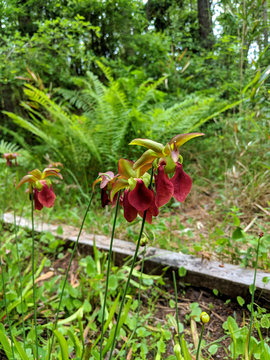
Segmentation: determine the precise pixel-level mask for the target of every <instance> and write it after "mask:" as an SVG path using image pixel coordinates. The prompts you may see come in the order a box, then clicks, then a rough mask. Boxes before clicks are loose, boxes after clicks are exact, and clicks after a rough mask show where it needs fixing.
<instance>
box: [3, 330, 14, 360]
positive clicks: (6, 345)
mask: <svg viewBox="0 0 270 360" xmlns="http://www.w3.org/2000/svg"><path fill="white" fill-rule="evenodd" d="M0 342H1V345H2V347H3V349H4V351H5V353H6V355H7V358H8V359H9V360H12V350H11V346H10V343H9V340H8V337H7V335H6V334H5V333H4V332H3V331H1V330H0Z"/></svg>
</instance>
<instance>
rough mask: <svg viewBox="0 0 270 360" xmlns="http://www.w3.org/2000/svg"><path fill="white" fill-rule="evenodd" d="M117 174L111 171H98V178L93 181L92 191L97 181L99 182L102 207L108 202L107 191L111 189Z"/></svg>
mask: <svg viewBox="0 0 270 360" xmlns="http://www.w3.org/2000/svg"><path fill="white" fill-rule="evenodd" d="M117 176H118V175H114V173H113V172H112V171H107V172H105V173H101V172H100V173H99V174H98V178H97V179H96V180H95V181H94V183H93V185H92V187H93V191H94V189H95V186H96V184H97V183H99V182H100V192H101V206H102V207H103V208H104V207H105V206H106V205H108V204H110V203H111V201H110V197H109V192H110V191H111V189H112V184H113V182H114V181H115V180H116V178H117Z"/></svg>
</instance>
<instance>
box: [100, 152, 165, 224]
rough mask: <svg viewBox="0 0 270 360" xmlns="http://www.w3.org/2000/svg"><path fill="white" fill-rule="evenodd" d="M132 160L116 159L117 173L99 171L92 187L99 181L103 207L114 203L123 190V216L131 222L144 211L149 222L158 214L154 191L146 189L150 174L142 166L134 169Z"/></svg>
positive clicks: (121, 200) (121, 203) (121, 198)
mask: <svg viewBox="0 0 270 360" xmlns="http://www.w3.org/2000/svg"><path fill="white" fill-rule="evenodd" d="M133 166H134V162H133V161H130V160H127V159H120V160H119V161H118V174H117V175H114V174H113V172H111V171H108V172H106V173H99V178H98V179H97V180H96V181H95V182H94V184H93V187H94V186H95V185H96V184H97V183H98V182H100V188H101V204H102V206H103V207H104V206H105V205H108V204H110V203H111V204H114V203H115V199H116V195H117V193H118V192H119V191H121V190H123V191H124V193H123V194H122V195H121V197H120V205H121V206H123V208H124V217H125V219H126V220H127V221H128V222H132V221H133V220H134V219H135V218H136V217H137V215H138V214H139V215H140V216H142V217H143V214H144V211H147V213H146V221H147V222H149V223H151V222H152V216H157V215H158V208H157V207H156V205H155V193H154V191H153V189H148V186H149V183H150V174H149V173H147V172H146V171H145V170H144V169H143V168H141V169H139V170H137V171H135V170H134V169H133Z"/></svg>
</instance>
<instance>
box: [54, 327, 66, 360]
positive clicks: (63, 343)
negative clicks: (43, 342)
mask: <svg viewBox="0 0 270 360" xmlns="http://www.w3.org/2000/svg"><path fill="white" fill-rule="evenodd" d="M54 335H55V336H56V337H57V340H58V342H59V344H60V349H61V355H62V360H69V356H68V344H67V341H66V339H65V338H64V336H63V335H62V334H61V333H60V332H59V331H58V330H54Z"/></svg>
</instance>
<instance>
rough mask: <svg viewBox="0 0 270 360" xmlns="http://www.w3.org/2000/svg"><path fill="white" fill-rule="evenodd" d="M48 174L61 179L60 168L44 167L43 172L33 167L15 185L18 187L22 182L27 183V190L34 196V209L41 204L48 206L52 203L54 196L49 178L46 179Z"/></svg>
mask: <svg viewBox="0 0 270 360" xmlns="http://www.w3.org/2000/svg"><path fill="white" fill-rule="evenodd" d="M49 176H57V177H58V178H59V179H62V175H61V174H60V170H59V169H57V168H50V169H49V168H46V169H44V170H43V172H41V171H40V170H38V169H35V170H33V171H31V172H30V173H28V175H25V176H24V177H23V178H22V179H21V181H20V182H19V184H18V185H17V188H19V187H20V186H21V185H22V184H24V183H26V182H28V183H29V188H28V192H29V194H30V196H32V195H33V197H34V204H35V209H36V210H41V209H42V208H43V206H45V207H47V208H50V207H52V206H53V205H54V201H55V197H56V196H55V193H54V191H53V187H52V184H51V182H50V180H49V179H47V178H48V177H49Z"/></svg>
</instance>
